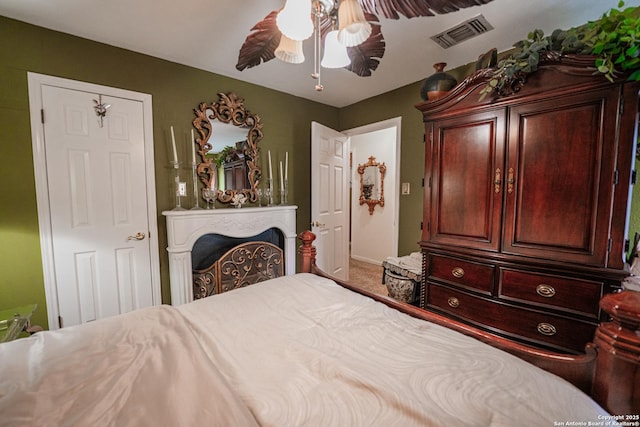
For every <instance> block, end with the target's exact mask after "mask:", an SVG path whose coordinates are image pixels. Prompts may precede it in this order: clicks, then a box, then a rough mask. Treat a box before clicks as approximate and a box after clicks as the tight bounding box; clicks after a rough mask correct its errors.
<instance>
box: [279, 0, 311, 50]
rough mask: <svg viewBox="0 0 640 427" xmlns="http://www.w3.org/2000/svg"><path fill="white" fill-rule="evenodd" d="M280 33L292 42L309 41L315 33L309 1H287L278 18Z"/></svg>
mask: <svg viewBox="0 0 640 427" xmlns="http://www.w3.org/2000/svg"><path fill="white" fill-rule="evenodd" d="M276 25H277V26H278V29H279V30H280V32H281V33H282V34H283V35H285V36H287V37H288V38H290V39H292V40H300V41H302V40H305V39H308V38H309V37H310V36H311V34H312V33H313V22H312V21H311V2H310V1H309V0H287V2H286V3H285V5H284V7H283V8H282V10H281V11H280V13H278V16H277V17H276Z"/></svg>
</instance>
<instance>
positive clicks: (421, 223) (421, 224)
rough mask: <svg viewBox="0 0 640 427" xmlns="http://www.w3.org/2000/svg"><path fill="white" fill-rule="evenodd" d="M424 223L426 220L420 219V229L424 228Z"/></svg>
mask: <svg viewBox="0 0 640 427" xmlns="http://www.w3.org/2000/svg"><path fill="white" fill-rule="evenodd" d="M423 225H424V222H422V221H420V230H422V226H423Z"/></svg>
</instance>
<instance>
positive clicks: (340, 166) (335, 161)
mask: <svg viewBox="0 0 640 427" xmlns="http://www.w3.org/2000/svg"><path fill="white" fill-rule="evenodd" d="M311 221H312V222H311V225H312V228H311V230H312V231H313V232H314V233H315V234H316V242H315V245H316V249H317V254H318V255H317V259H316V262H317V264H318V267H320V269H322V270H323V271H325V272H327V273H329V274H331V275H332V276H334V277H337V278H339V279H343V280H348V279H349V138H348V137H347V136H345V135H343V134H341V133H340V132H338V131H336V130H333V129H331V128H328V127H326V126H323V125H321V124H320V123H316V122H312V123H311Z"/></svg>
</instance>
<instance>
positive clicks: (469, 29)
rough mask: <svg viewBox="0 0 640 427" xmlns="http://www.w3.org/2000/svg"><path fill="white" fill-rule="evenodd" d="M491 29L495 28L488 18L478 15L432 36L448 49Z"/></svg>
mask: <svg viewBox="0 0 640 427" xmlns="http://www.w3.org/2000/svg"><path fill="white" fill-rule="evenodd" d="M491 30H493V27H492V26H491V24H489V21H487V18H485V17H484V16H482V15H478V16H474V17H473V18H471V19H469V20H467V21H465V22H463V23H461V24H458V25H456V26H455V27H452V28H449V29H448V30H445V31H443V32H441V33H440V34H436V35H435V36H432V37H431V40H433V41H435V42H436V43H438V44H439V45H440V46H442V47H443V48H445V49H446V48H449V47H451V46H455V45H457V44H458V43H462V42H463V41H465V40H469V39H470V38H472V37H475V36H478V35H480V34H483V33H486V32H487V31H491Z"/></svg>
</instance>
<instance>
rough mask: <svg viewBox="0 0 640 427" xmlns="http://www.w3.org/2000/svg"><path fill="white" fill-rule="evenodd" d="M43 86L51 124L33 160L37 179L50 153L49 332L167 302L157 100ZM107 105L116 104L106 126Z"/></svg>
mask: <svg viewBox="0 0 640 427" xmlns="http://www.w3.org/2000/svg"><path fill="white" fill-rule="evenodd" d="M30 77H31V76H30ZM37 77H38V76H35V77H34V78H37ZM40 77H42V76H40ZM44 80H45V81H42V80H40V81H39V82H38V84H36V82H33V85H31V83H32V82H31V81H30V96H31V91H32V89H33V90H34V91H37V95H38V96H39V98H40V99H39V101H40V104H39V105H40V108H41V111H42V113H41V117H42V118H43V119H42V120H40V122H41V123H39V125H40V126H38V129H36V133H34V136H35V138H34V144H36V145H39V146H37V147H34V148H35V149H34V156H36V157H35V158H34V161H35V162H36V175H38V171H39V164H38V163H39V162H42V160H43V159H42V158H40V157H38V156H37V154H36V153H40V154H44V164H45V171H46V172H45V173H44V176H40V179H38V176H37V180H38V181H41V180H42V182H40V183H39V185H38V190H39V193H41V194H39V197H38V212H39V218H40V222H41V235H42V237H43V240H42V242H43V259H44V262H45V275H48V274H47V273H50V275H48V276H49V277H48V278H47V279H48V281H49V284H48V285H45V287H46V288H47V306H48V314H49V325H50V328H55V327H56V326H60V327H62V326H71V325H76V324H80V323H85V322H89V321H92V320H95V319H99V318H103V317H108V316H112V315H116V314H120V313H124V312H128V311H131V310H134V309H137V308H141V307H146V306H150V305H153V304H159V303H160V283H159V268H158V259H157V258H158V250H157V248H158V244H157V224H156V222H155V221H156V219H155V218H156V213H155V212H156V207H155V196H154V194H155V191H154V182H153V154H152V153H153V152H152V150H150V149H149V147H150V146H151V145H152V143H151V141H152V139H151V134H150V132H151V129H152V127H151V126H150V121H151V117H150V108H149V107H150V96H149V95H144V94H135V93H129V92H126V93H123V91H120V90H118V89H113V88H104V87H94V86H93V85H87V84H81V83H79V82H70V81H49V80H48V79H46V78H45V79H44ZM34 95H35V94H34ZM132 95H133V96H132ZM136 98H137V99H136ZM145 102H146V103H147V104H148V105H145ZM98 104H104V105H109V107H108V108H107V109H106V115H105V116H104V117H103V118H101V117H99V116H98V114H97V112H96V107H97V106H98ZM33 105H34V104H33V103H32V108H33ZM146 110H148V111H146ZM147 114H149V115H147ZM32 116H33V112H32ZM32 123H33V117H32ZM32 126H33V124H32ZM40 132H41V133H40ZM41 150H43V153H41V152H40V151H41ZM149 156H151V159H148V157H149ZM149 160H151V161H149ZM150 177H151V178H150ZM45 193H46V194H45ZM41 202H42V203H41ZM56 311H57V313H56ZM52 317H53V319H52ZM56 317H57V318H56ZM52 320H53V321H52Z"/></svg>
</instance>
